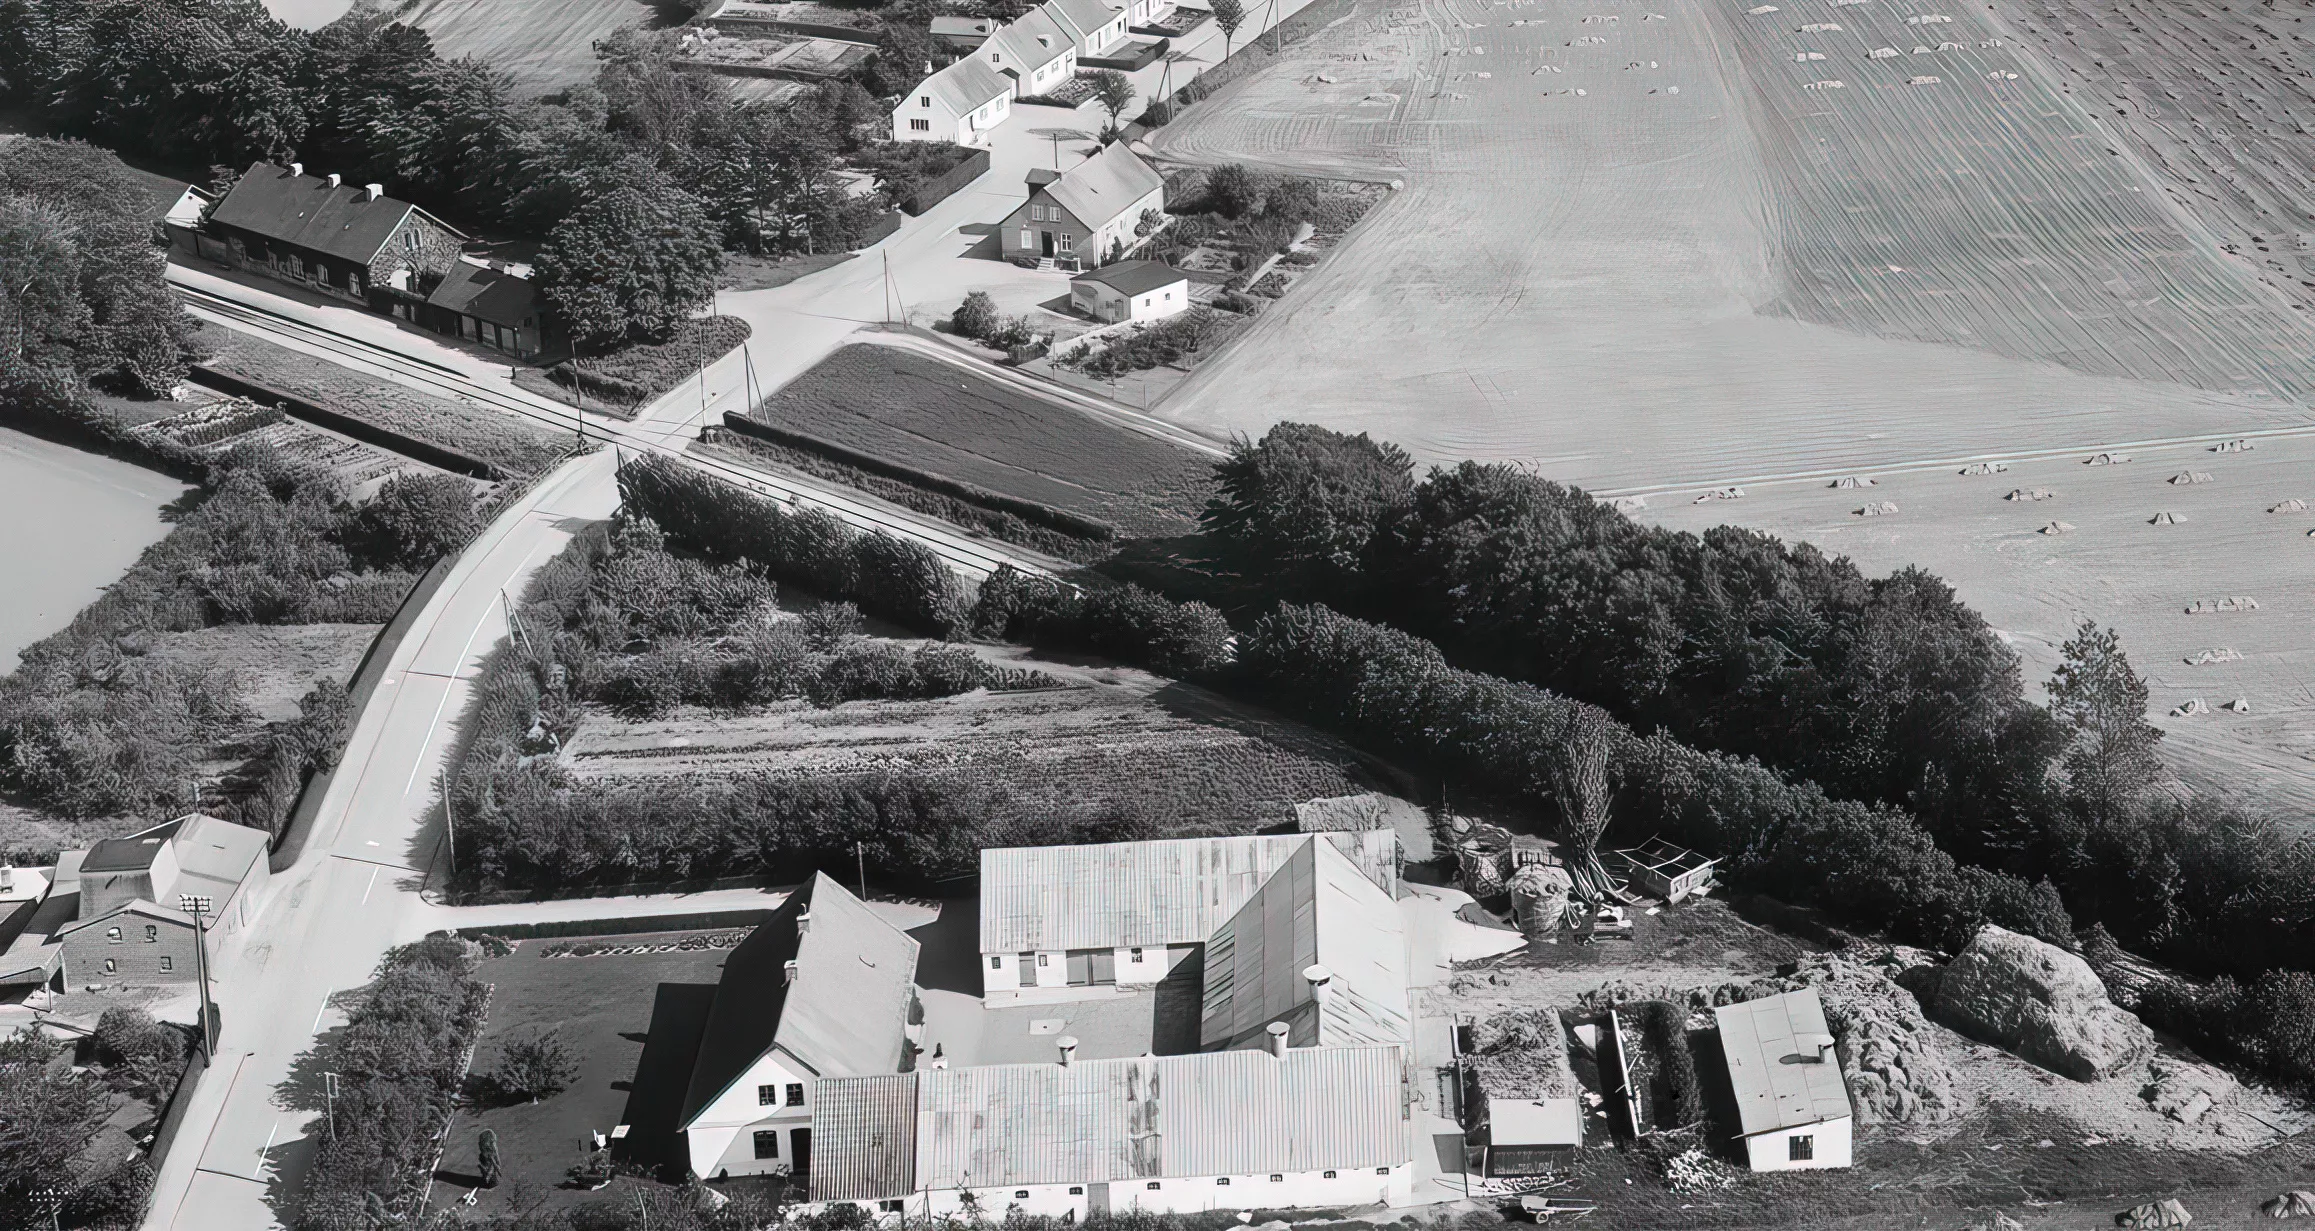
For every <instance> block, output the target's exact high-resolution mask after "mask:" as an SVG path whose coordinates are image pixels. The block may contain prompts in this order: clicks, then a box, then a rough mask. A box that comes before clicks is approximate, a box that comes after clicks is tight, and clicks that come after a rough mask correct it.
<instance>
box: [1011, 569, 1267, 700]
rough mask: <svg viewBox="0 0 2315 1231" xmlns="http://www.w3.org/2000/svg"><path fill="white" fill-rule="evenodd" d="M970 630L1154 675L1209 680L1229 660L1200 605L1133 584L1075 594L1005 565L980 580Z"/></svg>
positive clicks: (1226, 640)
mask: <svg viewBox="0 0 2315 1231" xmlns="http://www.w3.org/2000/svg"><path fill="white" fill-rule="evenodd" d="M973 627H974V628H975V629H977V630H979V631H980V632H982V633H983V634H985V635H988V636H993V637H1003V638H1005V639H1008V640H1013V641H1024V642H1027V643H1028V644H1030V645H1033V646H1036V647H1038V648H1039V649H1050V650H1078V651H1091V652H1093V653H1096V654H1105V655H1108V656H1109V657H1111V658H1116V659H1120V660H1122V661H1125V662H1129V663H1133V664H1136V665H1138V666H1143V667H1147V668H1149V669H1150V670H1152V671H1155V672H1158V673H1159V674H1161V675H1170V676H1174V677H1176V678H1180V679H1199V678H1204V677H1210V676H1213V675H1215V674H1216V673H1218V672H1220V671H1222V670H1223V669H1224V668H1226V667H1227V666H1228V665H1229V662H1230V655H1231V650H1230V639H1231V638H1230V625H1229V622H1228V621H1227V620H1225V619H1223V618H1222V613H1221V612H1219V611H1216V610H1214V609H1213V608H1211V607H1208V606H1206V605H1205V604H1203V603H1183V604H1176V603H1174V602H1172V601H1171V600H1169V599H1166V598H1164V597H1162V596H1160V595H1157V594H1152V593H1150V592H1149V591H1147V590H1144V589H1142V588H1141V587H1140V586H1135V585H1126V586H1119V587H1117V588H1115V589H1108V590H1101V591H1096V592H1094V593H1091V594H1083V593H1080V592H1078V591H1076V590H1074V589H1071V588H1070V587H1068V586H1065V585H1062V584H1061V583H1060V582H1057V581H1052V580H1049V579H1047V578H1042V577H1031V576H1029V575H1027V574H1025V573H1021V572H1019V571H1017V570H1015V569H1013V568H1012V567H1010V566H1006V567H1002V568H999V569H998V570H997V571H996V572H995V573H994V574H992V575H991V576H990V577H989V579H988V580H987V581H985V582H982V583H981V595H980V601H979V603H978V604H977V605H976V606H975V607H974V610H973Z"/></svg>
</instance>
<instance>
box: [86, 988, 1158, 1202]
mask: <svg viewBox="0 0 2315 1231" xmlns="http://www.w3.org/2000/svg"><path fill="white" fill-rule="evenodd" d="M120 968H121V964H120V963H119V962H116V961H114V960H112V959H111V958H109V957H108V958H106V959H105V960H104V972H105V973H106V974H108V975H109V974H113V973H115V972H116V971H118V970H120ZM1150 1187H1151V1188H1156V1187H1157V1185H1155V1184H1152V1185H1150Z"/></svg>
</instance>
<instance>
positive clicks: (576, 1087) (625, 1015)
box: [437, 933, 730, 1213]
mask: <svg viewBox="0 0 2315 1231" xmlns="http://www.w3.org/2000/svg"><path fill="white" fill-rule="evenodd" d="M683 935H689V933H680V934H679V933H665V934H660V935H651V936H634V937H620V936H601V937H588V938H587V939H588V941H589V942H591V943H593V944H598V945H605V946H615V945H626V944H657V943H661V942H669V941H676V940H680V939H681V937H682V936H683ZM557 943H559V942H555V941H541V940H527V941H523V942H521V943H520V944H519V945H518V946H517V947H516V948H515V951H514V952H513V953H511V954H509V955H507V956H505V957H501V958H493V959H490V960H489V961H486V962H484V963H483V965H482V969H481V971H480V972H478V974H477V976H476V977H477V978H480V979H482V980H483V981H484V982H487V983H489V984H491V986H492V991H491V997H490V1020H489V1022H488V1024H487V1025H486V1026H485V1027H484V1029H483V1034H482V1038H481V1040H480V1042H479V1043H477V1044H476V1046H475V1051H474V1072H475V1073H477V1074H482V1073H487V1072H488V1071H489V1069H490V1066H491V1065H492V1064H493V1063H494V1062H495V1059H496V1057H497V1054H498V1049H499V1047H500V1045H501V1044H502V1043H503V1042H504V1041H505V1040H506V1039H508V1038H510V1037H520V1036H522V1035H523V1034H525V1033H526V1032H529V1031H532V1030H539V1029H545V1028H547V1027H550V1026H554V1027H559V1028H560V1029H561V1031H562V1038H563V1042H564V1043H565V1045H567V1046H568V1047H569V1048H570V1049H571V1051H572V1053H573V1054H574V1055H575V1056H576V1057H577V1059H578V1063H579V1076H578V1080H577V1081H575V1082H573V1083H572V1085H571V1088H570V1089H569V1090H566V1091H564V1092H563V1093H561V1094H559V1095H556V1096H555V1097H553V1098H550V1099H547V1100H545V1101H543V1102H540V1103H537V1104H531V1103H518V1104H515V1105H513V1106H509V1107H490V1108H487V1109H483V1110H480V1111H471V1112H461V1113H460V1114H459V1116H458V1119H457V1121H456V1122H455V1123H454V1124H453V1125H452V1126H451V1131H450V1138H449V1142H448V1145H447V1147H446V1148H445V1150H444V1152H443V1155H442V1168H441V1175H442V1178H444V1179H445V1180H448V1181H449V1182H450V1184H451V1185H452V1186H453V1187H451V1189H450V1190H449V1192H448V1193H447V1194H445V1193H444V1192H442V1191H441V1190H437V1200H438V1201H439V1200H440V1199H442V1198H443V1197H444V1196H450V1197H451V1198H452V1199H455V1195H456V1194H457V1191H458V1188H460V1187H468V1186H471V1185H472V1183H473V1179H472V1177H473V1175H474V1151H475V1144H474V1143H475V1137H476V1135H477V1134H479V1133H480V1132H481V1131H482V1130H483V1129H485V1128H488V1129H490V1130H491V1131H493V1132H495V1133H497V1134H498V1148H499V1155H500V1158H501V1160H502V1165H503V1167H504V1171H505V1178H504V1179H503V1180H502V1181H501V1182H500V1185H499V1187H498V1188H496V1189H492V1190H485V1191H484V1192H483V1193H482V1196H481V1198H480V1200H479V1204H478V1207H477V1208H478V1211H479V1212H482V1213H491V1212H495V1211H496V1210H499V1209H503V1208H505V1206H506V1203H507V1201H508V1200H509V1199H510V1198H511V1197H512V1196H513V1195H514V1194H515V1191H516V1189H517V1188H518V1187H529V1188H532V1189H534V1190H535V1191H538V1192H539V1193H541V1194H542V1195H551V1196H552V1197H553V1198H554V1199H555V1200H557V1201H558V1202H568V1201H575V1200H578V1199H580V1197H581V1194H580V1193H578V1192H577V1191H575V1190H571V1189H560V1188H558V1186H559V1185H561V1184H562V1183H563V1180H564V1173H565V1172H567V1171H568V1170H569V1169H570V1168H571V1166H572V1165H573V1164H575V1163H577V1162H578V1161H579V1160H580V1157H581V1153H582V1150H583V1148H584V1143H585V1142H586V1141H587V1134H588V1133H590V1132H596V1133H603V1134H605V1135H608V1134H609V1133H610V1131H611V1130H612V1128H614V1127H616V1126H617V1125H618V1124H619V1123H620V1116H621V1114H622V1113H624V1112H625V1111H626V1108H627V1094H628V1086H629V1085H630V1084H631V1080H632V1079H633V1077H634V1076H635V1062H636V1060H637V1059H638V1058H639V1057H640V1056H641V1055H642V1052H643V1039H644V1037H645V1035H646V1033H647V1032H648V1031H649V1030H650V1028H651V1007H652V1002H653V999H654V997H655V995H656V993H657V990H658V987H659V985H660V984H662V983H680V984H712V983H714V982H715V981H716V979H717V978H718V977H719V976H720V975H721V973H722V970H723V959H724V957H725V956H726V955H727V954H728V953H729V952H730V951H729V950H727V949H700V950H690V951H683V950H678V951H675V952H668V953H615V954H599V955H597V956H593V957H551V958H550V957H542V956H541V953H542V952H544V951H545V950H547V949H550V948H552V947H554V946H555V945H556V944H557ZM461 1181H463V1183H461ZM629 1182H630V1181H626V1180H622V1181H619V1183H621V1184H625V1183H629ZM599 1195H615V1194H614V1193H611V1192H610V1191H609V1190H606V1193H605V1194H599Z"/></svg>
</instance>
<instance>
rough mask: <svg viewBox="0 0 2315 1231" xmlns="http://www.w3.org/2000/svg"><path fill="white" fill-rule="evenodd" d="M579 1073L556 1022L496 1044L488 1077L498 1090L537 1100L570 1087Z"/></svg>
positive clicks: (577, 1064) (575, 1059) (532, 1100)
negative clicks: (494, 1066)
mask: <svg viewBox="0 0 2315 1231" xmlns="http://www.w3.org/2000/svg"><path fill="white" fill-rule="evenodd" d="M578 1075H579V1062H578V1059H577V1058H576V1057H574V1056H573V1055H571V1049H570V1048H569V1047H567V1046H565V1045H564V1043H563V1031H562V1027H560V1026H550V1027H548V1028H547V1029H545V1030H543V1031H540V1032H538V1033H535V1034H530V1035H525V1036H523V1037H521V1038H515V1039H509V1040H507V1041H506V1043H505V1044H504V1045H502V1046H501V1047H500V1048H499V1053H498V1066H497V1067H496V1068H494V1069H492V1070H491V1078H492V1080H494V1081H496V1082H497V1083H498V1087H499V1089H501V1090H504V1091H506V1092H507V1093H509V1094H514V1095H519V1096H521V1097H524V1098H527V1099H529V1100H530V1101H531V1102H534V1103H535V1102H538V1101H539V1100H540V1099H543V1098H553V1097H554V1096H555V1095H558V1094H561V1093H562V1092H563V1091H564V1090H567V1089H569V1088H570V1085H571V1082H572V1081H574V1080H576V1079H577V1078H578Z"/></svg>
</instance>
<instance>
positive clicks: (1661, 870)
mask: <svg viewBox="0 0 2315 1231" xmlns="http://www.w3.org/2000/svg"><path fill="white" fill-rule="evenodd" d="M1616 855H1617V857H1618V858H1620V859H1622V860H1623V862H1624V867H1625V869H1626V871H1627V873H1628V874H1629V875H1630V877H1631V880H1632V883H1633V884H1635V885H1638V886H1639V887H1640V888H1641V889H1643V890H1645V891H1647V892H1648V893H1651V894H1654V895H1655V896H1657V897H1659V898H1662V899H1664V900H1665V901H1667V902H1677V901H1679V900H1681V899H1682V898H1685V897H1687V896H1688V895H1689V894H1691V893H1694V892H1696V891H1697V890H1699V889H1702V888H1704V887H1706V886H1708V885H1710V884H1711V883H1712V874H1713V870H1714V868H1715V867H1716V866H1717V865H1716V863H1715V861H1714V860H1713V859H1712V857H1711V856H1709V855H1699V854H1697V853H1696V852H1694V851H1692V850H1688V849H1687V848H1685V847H1679V846H1674V845H1672V844H1671V843H1669V842H1666V841H1665V840H1663V839H1662V838H1650V839H1648V840H1647V841H1645V842H1642V843H1641V844H1639V845H1638V846H1634V847H1629V848H1626V849H1624V850H1619V851H1617V852H1616Z"/></svg>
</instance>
